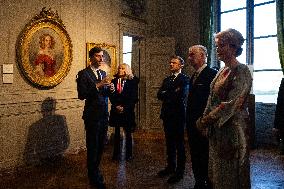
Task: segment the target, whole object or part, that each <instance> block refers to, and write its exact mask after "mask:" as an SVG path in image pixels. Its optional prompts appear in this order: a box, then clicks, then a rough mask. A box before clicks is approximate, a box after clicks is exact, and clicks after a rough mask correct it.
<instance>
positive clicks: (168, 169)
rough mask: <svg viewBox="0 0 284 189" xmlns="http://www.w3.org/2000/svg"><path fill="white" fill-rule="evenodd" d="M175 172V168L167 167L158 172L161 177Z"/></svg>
mask: <svg viewBox="0 0 284 189" xmlns="http://www.w3.org/2000/svg"><path fill="white" fill-rule="evenodd" d="M174 172H175V170H174V169H171V168H168V167H166V168H165V169H162V170H161V171H159V172H158V176H159V177H166V176H169V175H171V174H173V173H174Z"/></svg>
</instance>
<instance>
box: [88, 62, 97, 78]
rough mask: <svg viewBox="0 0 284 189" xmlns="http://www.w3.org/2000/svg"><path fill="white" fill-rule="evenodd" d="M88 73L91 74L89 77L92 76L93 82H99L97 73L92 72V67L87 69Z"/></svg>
mask: <svg viewBox="0 0 284 189" xmlns="http://www.w3.org/2000/svg"><path fill="white" fill-rule="evenodd" d="M87 72H88V73H89V75H90V77H91V79H92V80H94V81H97V80H98V79H97V77H96V75H95V73H94V72H93V70H92V68H91V67H90V66H89V67H88V68H87Z"/></svg>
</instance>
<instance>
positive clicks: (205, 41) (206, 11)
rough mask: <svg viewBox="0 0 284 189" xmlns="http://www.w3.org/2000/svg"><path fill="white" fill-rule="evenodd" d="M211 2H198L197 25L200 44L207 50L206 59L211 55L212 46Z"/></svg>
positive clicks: (201, 0)
mask: <svg viewBox="0 0 284 189" xmlns="http://www.w3.org/2000/svg"><path fill="white" fill-rule="evenodd" d="M212 6H213V0H199V7H200V8H199V10H200V12H199V22H200V23H199V24H200V39H199V41H200V44H201V45H203V46H205V47H206V48H207V50H208V57H210V55H211V48H212V47H211V45H212V33H213V32H212V29H211V26H212V17H213V11H212V8H213V7H212ZM208 64H210V62H208Z"/></svg>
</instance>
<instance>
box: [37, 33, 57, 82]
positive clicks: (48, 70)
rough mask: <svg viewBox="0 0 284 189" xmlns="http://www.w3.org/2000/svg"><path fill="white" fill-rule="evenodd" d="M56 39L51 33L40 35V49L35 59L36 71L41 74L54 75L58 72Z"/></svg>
mask: <svg viewBox="0 0 284 189" xmlns="http://www.w3.org/2000/svg"><path fill="white" fill-rule="evenodd" d="M54 46H55V40H54V38H53V37H52V36H51V35H50V34H47V33H46V34H42V35H41V36H39V49H38V53H37V55H36V57H35V60H34V67H35V72H36V73H37V74H38V75H40V76H45V77H52V76H53V75H55V73H56V59H55V54H54Z"/></svg>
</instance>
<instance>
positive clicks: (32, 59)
mask: <svg viewBox="0 0 284 189" xmlns="http://www.w3.org/2000/svg"><path fill="white" fill-rule="evenodd" d="M16 53H17V61H18V65H19V68H20V69H21V71H22V73H23V75H24V76H25V77H26V79H27V80H28V81H29V82H30V83H32V84H33V85H34V86H36V87H40V88H52V87H54V86H56V85H58V84H59V83H61V82H62V81H63V79H64V78H65V77H66V75H67V74H68V72H69V70H70V68H71V62H72V43H71V39H70V36H69V35H68V33H67V31H66V28H65V26H64V24H63V22H62V20H61V19H60V18H59V16H58V13H57V12H53V11H52V10H51V9H49V10H46V9H45V8H43V9H42V11H41V12H40V14H38V15H36V16H35V17H34V18H33V19H32V20H31V21H30V22H29V23H28V24H27V25H26V26H25V28H24V30H23V32H22V33H21V35H20V36H19V39H18V43H17V47H16Z"/></svg>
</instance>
